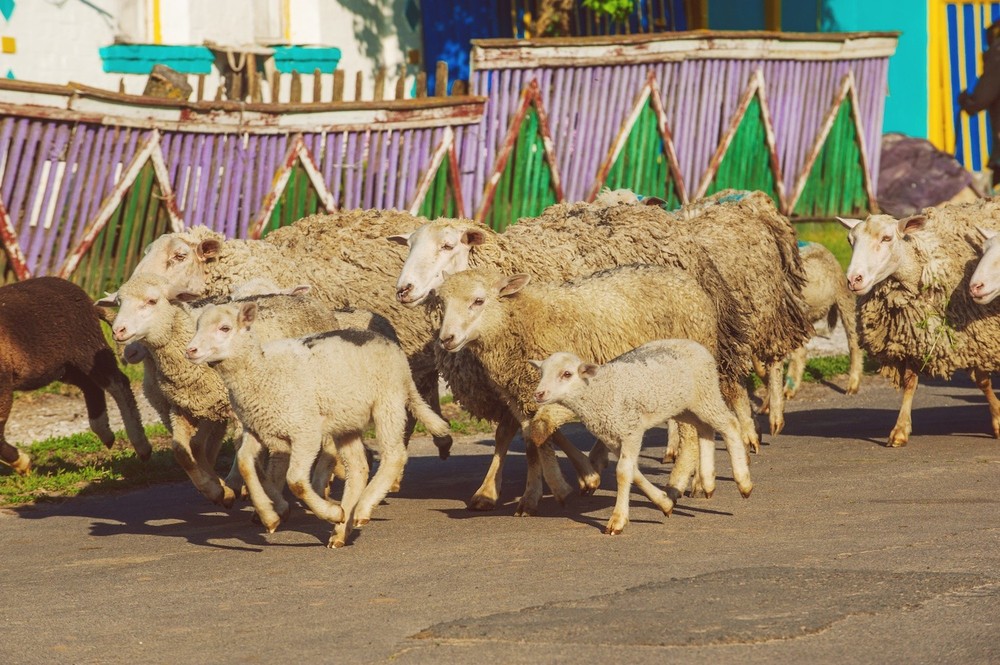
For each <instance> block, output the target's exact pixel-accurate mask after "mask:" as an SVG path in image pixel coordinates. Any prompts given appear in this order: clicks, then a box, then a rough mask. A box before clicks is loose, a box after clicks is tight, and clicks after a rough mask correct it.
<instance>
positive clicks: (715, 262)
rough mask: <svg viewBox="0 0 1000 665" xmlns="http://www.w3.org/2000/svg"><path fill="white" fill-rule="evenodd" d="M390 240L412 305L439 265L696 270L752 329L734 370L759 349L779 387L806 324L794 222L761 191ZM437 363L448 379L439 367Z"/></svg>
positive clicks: (425, 231) (565, 210)
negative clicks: (400, 250) (402, 252)
mask: <svg viewBox="0 0 1000 665" xmlns="http://www.w3.org/2000/svg"><path fill="white" fill-rule="evenodd" d="M390 240H393V241H394V242H397V243H400V244H406V245H407V246H408V247H409V254H408V256H407V258H406V263H405V264H404V265H403V270H402V271H401V272H400V275H399V279H398V280H397V282H396V286H397V292H396V297H397V299H398V300H399V301H400V302H402V303H405V304H408V305H410V306H416V305H419V304H421V303H424V302H432V300H429V297H430V296H431V294H432V293H433V291H434V289H436V288H437V287H438V286H439V285H440V284H441V281H442V279H443V277H442V272H443V271H447V272H450V273H455V272H459V271H461V270H464V269H466V268H468V267H474V266H491V267H494V268H497V269H498V270H501V271H502V272H505V273H508V274H510V273H517V272H528V273H530V274H532V275H533V276H535V277H538V278H540V279H543V280H545V281H557V280H565V279H570V278H572V277H577V276H580V275H585V274H588V273H591V272H594V271H596V270H599V269H602V268H610V267H614V266H616V265H623V264H627V263H651V264H669V265H677V266H680V267H683V268H687V269H689V270H694V271H697V272H698V273H699V274H700V275H701V278H702V279H703V280H704V281H703V284H704V285H705V287H706V290H707V291H708V292H709V293H711V294H713V296H714V297H715V298H716V300H717V302H718V303H719V307H720V311H726V312H730V313H732V316H733V317H734V320H737V319H742V320H743V321H745V326H746V329H747V330H748V331H749V332H750V333H751V338H750V340H749V342H748V344H747V345H745V347H744V348H740V349H738V352H737V353H734V357H740V358H745V361H744V362H743V363H742V365H744V366H742V367H739V368H733V371H739V372H742V373H744V374H745V373H746V372H748V371H749V369H750V360H751V358H758V359H760V360H762V361H764V362H766V363H767V364H768V365H769V371H770V372H771V373H776V374H777V376H778V379H777V382H772V383H776V385H777V386H778V387H779V389H780V386H781V378H782V377H781V376H780V370H781V367H780V365H781V364H782V362H783V360H784V358H785V356H787V355H788V354H789V353H790V352H791V351H792V350H793V349H795V348H797V347H798V346H800V345H802V344H804V343H805V342H806V341H807V340H808V338H809V334H810V330H811V326H810V325H809V323H808V322H807V321H806V320H805V317H804V315H803V313H802V304H801V288H802V282H803V279H804V275H803V274H802V268H801V263H800V259H799V255H798V251H797V248H796V239H795V230H794V228H793V227H792V225H791V224H790V223H789V222H788V220H787V219H786V218H784V217H783V216H781V215H780V214H779V213H778V211H777V210H776V209H775V207H774V204H773V202H771V200H770V199H769V198H768V197H767V196H766V195H765V194H763V193H760V192H730V191H726V192H721V193H719V194H717V195H715V196H713V197H710V198H708V199H704V200H701V201H698V202H696V203H693V204H691V205H689V206H685V207H684V208H682V209H681V210H680V211H678V212H676V213H667V212H665V211H664V210H662V209H660V208H659V207H656V206H635V205H612V206H605V205H594V204H586V203H575V204H556V205H553V206H550V207H549V208H547V209H546V210H545V211H544V213H543V214H542V216H541V217H539V218H536V219H532V220H521V221H520V222H519V223H518V224H516V225H514V226H511V227H508V228H507V230H506V231H505V232H504V233H500V234H498V233H494V232H492V231H491V230H490V229H488V228H486V227H484V226H482V225H480V224H476V223H475V222H472V221H467V220H451V219H438V220H434V221H432V222H429V223H428V224H425V225H423V226H422V227H420V228H419V229H417V230H416V231H414V232H412V233H407V234H400V235H398V236H395V237H392V238H390ZM734 248H739V251H734ZM727 343H728V342H727ZM442 373H443V374H444V375H445V378H446V379H448V380H449V382H450V376H449V374H448V373H447V371H446V369H445V368H442ZM723 374H724V376H726V375H727V374H729V372H728V371H724V372H723ZM724 392H725V391H724ZM741 393H742V395H740V396H739V400H740V401H739V402H738V403H736V406H737V415H738V417H739V418H740V421H741V429H742V430H743V436H744V442H745V443H746V444H747V445H749V446H751V447H752V448H753V449H754V450H757V449H758V447H759V443H760V441H759V437H758V435H757V433H756V431H755V425H754V423H753V418H752V414H751V412H750V404H749V399H748V397H747V396H746V392H745V390H742V391H741ZM772 403H773V404H775V405H776V408H772V409H771V416H770V420H771V431H772V433H775V434H776V433H778V432H779V431H780V430H781V428H782V427H783V426H784V419H783V413H782V409H781V403H782V398H781V396H780V395H778V396H777V397H773V398H772Z"/></svg>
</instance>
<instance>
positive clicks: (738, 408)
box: [722, 382, 760, 454]
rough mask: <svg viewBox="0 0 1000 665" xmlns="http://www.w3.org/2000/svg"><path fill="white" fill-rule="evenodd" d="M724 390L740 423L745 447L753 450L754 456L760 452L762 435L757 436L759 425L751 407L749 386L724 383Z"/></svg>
mask: <svg viewBox="0 0 1000 665" xmlns="http://www.w3.org/2000/svg"><path fill="white" fill-rule="evenodd" d="M722 388H723V392H724V394H725V395H726V396H727V398H728V402H729V405H730V406H732V408H733V411H734V412H735V413H736V418H737V419H738V420H739V422H740V432H741V434H742V435H743V445H745V446H746V447H747V448H748V449H749V450H752V451H753V452H754V454H756V453H758V452H760V435H758V434H757V423H756V421H754V417H753V409H752V408H751V407H750V392H749V389H748V386H746V385H745V384H744V385H733V384H732V382H724V384H723V386H722Z"/></svg>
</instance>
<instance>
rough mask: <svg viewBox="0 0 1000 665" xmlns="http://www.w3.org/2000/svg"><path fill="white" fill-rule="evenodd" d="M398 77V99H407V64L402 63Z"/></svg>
mask: <svg viewBox="0 0 1000 665" xmlns="http://www.w3.org/2000/svg"><path fill="white" fill-rule="evenodd" d="M398 73H399V76H398V78H396V99H406V65H400V66H399V70H398Z"/></svg>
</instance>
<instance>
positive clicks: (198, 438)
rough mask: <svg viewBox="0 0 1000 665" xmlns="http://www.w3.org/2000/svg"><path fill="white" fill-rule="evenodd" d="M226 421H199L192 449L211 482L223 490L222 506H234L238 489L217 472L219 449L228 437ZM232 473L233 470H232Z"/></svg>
mask: <svg viewBox="0 0 1000 665" xmlns="http://www.w3.org/2000/svg"><path fill="white" fill-rule="evenodd" d="M226 425H227V423H226V421H224V420H202V421H200V422H199V423H198V429H197V431H195V433H194V438H193V439H192V441H191V450H192V451H193V452H194V453H195V459H197V460H198V464H199V465H200V466H201V468H202V469H203V470H204V472H205V473H206V474H207V475H208V477H209V478H211V482H213V483H215V484H216V485H218V486H219V487H220V488H221V490H222V501H221V503H222V506H223V507H224V508H232V507H233V503H234V502H235V501H236V490H235V489H233V488H232V487H230V486H229V485H228V484H227V483H226V481H224V480H223V479H222V478H220V477H219V474H217V473H216V472H215V463H216V461H218V459H219V450H220V449H221V448H222V441H223V439H225V438H226ZM230 473H231V471H230Z"/></svg>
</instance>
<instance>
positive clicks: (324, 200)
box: [249, 134, 337, 239]
mask: <svg viewBox="0 0 1000 665" xmlns="http://www.w3.org/2000/svg"><path fill="white" fill-rule="evenodd" d="M336 209H337V204H336V201H335V200H334V198H333V194H331V193H330V190H329V188H328V187H327V186H326V183H325V182H323V175H322V174H321V173H320V172H319V169H318V168H317V167H316V160H314V159H313V156H312V155H311V154H310V152H309V149H308V148H307V147H306V144H305V141H304V140H303V139H302V135H301V134H297V135H296V136H295V138H294V139H293V140H292V144H291V147H290V148H289V149H288V152H286V153H285V158H284V160H283V161H282V162H281V167H280V168H279V169H278V171H277V173H275V174H274V180H273V185H272V187H271V191H270V192H268V194H267V196H266V197H264V202H263V205H262V206H261V209H260V210H259V211H258V213H257V216H256V217H255V218H254V221H253V223H252V224H251V225H250V233H249V237H250V238H255V239H257V238H262V237H264V236H265V235H267V234H268V233H270V232H271V231H273V230H275V229H277V228H279V227H282V226H287V225H288V224H291V223H292V222H294V221H296V220H298V219H301V218H302V217H305V216H307V215H312V214H314V213H317V212H324V211H325V212H334V211H336Z"/></svg>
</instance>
